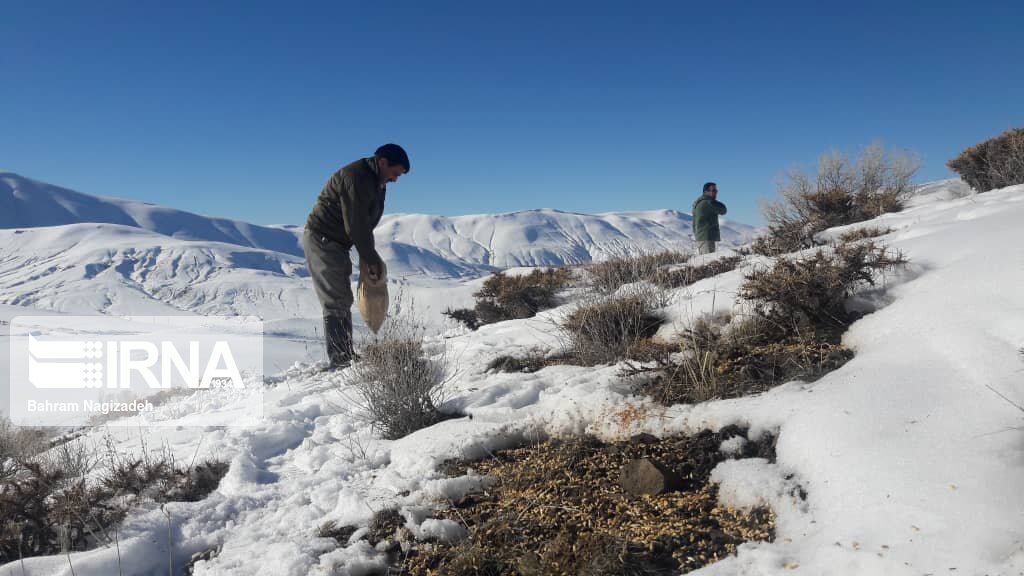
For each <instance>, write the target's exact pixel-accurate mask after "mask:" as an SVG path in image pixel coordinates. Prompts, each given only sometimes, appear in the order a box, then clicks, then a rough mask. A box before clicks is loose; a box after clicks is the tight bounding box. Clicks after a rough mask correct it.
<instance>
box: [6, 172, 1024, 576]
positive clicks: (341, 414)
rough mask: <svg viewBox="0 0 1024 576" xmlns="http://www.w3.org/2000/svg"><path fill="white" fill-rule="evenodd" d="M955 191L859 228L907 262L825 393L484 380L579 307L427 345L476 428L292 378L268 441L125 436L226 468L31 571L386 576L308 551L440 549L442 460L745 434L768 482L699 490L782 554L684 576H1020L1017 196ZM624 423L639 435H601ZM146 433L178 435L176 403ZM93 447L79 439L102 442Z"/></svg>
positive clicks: (272, 409)
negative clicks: (707, 432)
mask: <svg viewBox="0 0 1024 576" xmlns="http://www.w3.org/2000/svg"><path fill="white" fill-rule="evenodd" d="M961 193H962V190H958V189H956V187H955V186H953V185H935V186H932V187H930V188H929V189H928V190H927V193H926V194H925V195H923V196H921V197H919V198H917V199H915V200H914V201H913V202H911V203H910V206H908V208H907V209H906V210H904V211H903V212H901V213H899V214H887V215H884V216H882V217H880V218H878V219H876V220H875V221H871V222H866V223H862V224H859V225H855V226H853V227H862V226H863V227H883V228H891V229H892V232H890V233H889V234H887V235H885V236H884V237H883V238H882V241H883V242H885V243H886V244H888V245H889V246H891V247H892V248H895V249H899V250H901V251H903V252H904V253H905V254H906V256H907V258H908V259H909V262H910V264H909V267H908V268H907V270H906V271H904V272H902V273H900V274H898V275H896V276H894V277H892V278H891V279H890V280H889V282H888V284H887V286H886V287H885V289H884V290H880V291H876V292H875V293H874V294H873V295H872V297H873V299H874V301H875V302H876V304H877V305H878V309H877V310H876V311H874V312H873V313H871V314H868V315H867V316H865V317H864V318H862V319H861V320H859V321H858V322H856V323H854V324H853V326H852V327H851V328H850V330H849V332H848V333H847V334H846V335H845V336H844V343H845V344H846V345H847V346H849V347H850V348H851V349H852V350H854V351H855V353H856V355H855V357H854V358H853V359H852V360H850V361H849V362H848V363H847V364H845V365H844V366H842V367H841V368H840V369H838V370H836V371H834V372H831V373H829V374H826V375H825V376H824V377H822V378H821V379H820V380H818V381H816V382H814V383H807V382H800V381H794V382H789V383H787V384H784V385H781V386H778V387H776V388H774V389H772V390H769V391H767V392H765V393H763V394H759V395H756V396H750V397H745V398H739V399H732V400H724V401H712V402H705V403H701V404H697V405H676V406H672V407H660V406H657V405H654V404H653V403H652V402H650V401H649V400H645V399H643V398H638V397H636V396H634V395H632V394H631V392H630V388H629V386H628V385H626V383H625V382H624V381H623V377H622V375H621V371H620V368H621V367H620V366H599V367H578V366H549V367H547V368H544V369H543V370H540V371H539V372H536V373H533V374H509V373H495V372H493V371H489V370H488V369H487V365H488V364H489V362H490V361H492V360H493V359H494V358H496V357H497V356H500V355H508V354H512V355H516V354H522V353H524V352H527V351H530V350H535V349H536V348H538V347H540V348H542V349H544V350H550V351H552V352H557V351H558V349H559V347H562V346H564V345H565V343H564V342H562V341H560V340H559V338H558V337H557V335H555V334H553V333H552V330H551V327H552V325H553V324H554V323H556V322H557V321H558V319H559V318H561V317H563V316H564V315H565V314H566V313H567V312H569V311H571V310H572V309H573V308H572V307H573V303H571V302H570V303H568V304H566V305H565V306H562V307H560V308H557V309H554V310H549V311H545V312H543V313H542V314H540V315H539V316H538V317H537V318H533V319H528V320H514V321H509V322H502V323H498V324H493V325H489V326H485V327H483V328H481V329H480V330H478V331H476V332H472V333H468V334H461V335H459V334H449V338H447V339H444V338H440V337H438V338H436V339H431V340H428V342H427V344H428V348H429V349H431V350H435V351H437V350H439V349H440V348H442V347H447V353H448V357H449V358H454V359H457V365H455V366H452V373H451V374H450V377H451V380H450V382H451V385H452V387H453V388H452V392H453V397H452V406H454V407H456V408H458V409H460V410H462V411H464V412H465V413H467V414H468V415H470V416H471V418H459V419H453V420H447V421H444V422H441V423H439V424H436V425H434V426H432V427H429V428H426V429H423V430H420V431H418V432H415V433H413V434H411V435H409V436H407V437H405V438H402V439H400V440H396V441H387V440H383V439H381V438H380V437H379V436H378V435H376V434H375V433H374V431H373V429H372V428H371V427H370V426H369V425H368V424H366V423H364V422H361V421H359V420H358V419H353V417H352V412H351V411H352V410H353V409H354V408H353V404H352V403H353V402H354V401H353V400H352V399H351V398H347V397H346V396H345V395H344V394H343V393H339V391H340V390H342V388H341V383H342V382H343V380H342V379H339V378H338V376H337V375H325V374H320V373H314V372H312V371H309V370H302V369H295V370H293V371H291V372H290V373H289V375H288V376H287V377H286V378H284V379H283V380H280V381H275V383H271V384H268V387H267V390H266V393H267V403H266V406H267V408H266V420H265V422H264V423H263V424H262V425H260V426H258V427H256V428H238V429H232V428H228V429H201V428H196V429H192V428H180V429H175V428H173V427H162V428H156V429H144V430H142V431H141V432H140V431H139V429H138V427H129V428H126V429H118V430H117V431H116V432H115V434H114V436H113V440H112V441H113V442H115V443H116V445H117V447H118V450H121V451H126V452H132V451H138V450H140V449H142V448H143V447H144V446H146V445H150V446H157V445H159V446H166V447H167V449H169V450H172V451H173V453H174V454H175V455H176V457H177V458H178V459H179V460H182V461H186V460H188V459H190V458H194V457H195V454H196V453H197V447H198V449H200V451H201V452H202V455H205V454H215V455H217V456H219V457H221V458H226V459H228V460H230V461H231V466H230V470H229V472H228V474H227V476H226V477H225V478H224V480H223V481H222V482H221V484H220V487H219V488H218V489H217V490H216V491H215V492H214V493H213V494H211V495H210V496H209V497H208V498H207V499H206V500H204V501H202V502H194V503H186V502H182V503H173V504H170V505H168V506H167V507H166V510H163V509H157V508H156V507H155V506H154V507H150V508H147V509H143V510H140V511H138V512H137V513H135V514H133V515H132V516H131V517H130V518H129V519H128V521H127V522H126V523H125V524H124V525H123V526H122V527H121V530H120V532H119V534H120V544H119V548H118V549H116V550H115V549H114V548H113V547H107V548H102V547H101V548H98V549H95V550H92V551H89V552H79V553H72V554H71V555H70V556H69V557H68V556H52V557H46V558H29V559H26V561H25V566H26V568H27V569H28V571H29V572H30V573H47V574H68V575H70V574H71V573H72V572H71V571H72V567H73V569H74V570H75V573H76V574H78V575H82V574H90V575H92V574H96V575H99V574H111V573H117V571H118V569H119V566H123V567H124V570H125V573H133V574H136V573H137V574H149V573H159V572H160V571H161V570H163V569H164V567H165V566H166V565H167V562H168V556H170V557H171V559H172V560H173V561H174V564H175V566H181V565H182V564H183V563H185V562H186V561H187V560H188V559H189V558H190V556H191V555H192V554H193V553H196V552H202V551H204V550H209V549H216V550H217V553H216V555H215V557H213V558H212V559H210V560H207V561H204V562H201V563H199V564H197V565H196V573H197V574H211V575H213V574H217V575H228V574H239V575H241V574H254V573H273V574H281V575H295V576H300V575H305V574H342V575H345V574H347V575H355V574H367V573H373V570H375V569H379V570H383V568H384V563H385V555H384V554H383V553H382V552H380V551H378V550H375V549H374V548H373V547H371V546H370V545H369V544H367V543H366V541H365V540H358V539H356V538H354V539H353V540H352V541H351V542H347V541H342V542H340V543H339V542H335V541H334V540H329V539H325V538H317V537H316V536H315V535H316V531H317V529H318V527H319V526H321V525H322V524H323V523H324V522H327V521H336V522H338V523H340V524H352V525H357V526H359V525H365V524H366V522H367V521H368V520H369V519H370V517H371V516H372V514H373V511H374V510H381V509H385V508H388V507H392V506H395V507H398V508H399V509H400V510H401V511H402V512H403V515H404V517H405V519H406V527H407V528H408V529H409V530H411V531H412V533H413V534H415V535H417V536H419V537H425V536H430V535H431V534H434V533H432V532H430V530H428V529H427V528H428V525H427V520H426V519H427V518H429V517H430V516H431V515H432V512H431V509H432V507H433V506H444V505H446V503H447V502H449V500H446V498H449V497H451V496H450V494H452V493H456V494H461V493H463V492H464V491H465V490H467V489H469V488H468V487H472V486H478V485H480V481H479V478H478V477H471V476H470V477H463V478H457V479H445V478H444V477H443V474H442V473H441V472H440V471H439V466H440V464H441V463H442V462H443V461H445V460H446V459H449V458H453V457H471V456H485V455H486V454H489V453H491V452H493V451H494V450H499V449H502V448H506V447H509V446H511V445H515V444H516V443H517V442H521V441H524V440H525V439H528V438H529V439H534V440H536V439H537V438H543V437H545V436H550V435H561V434H581V433H588V434H594V435H597V436H599V437H603V438H608V439H612V438H621V437H623V436H626V437H628V436H630V435H632V434H635V433H638V432H648V433H653V434H656V435H669V434H677V433H693V432H695V431H698V430H702V429H706V428H711V429H714V430H717V429H721V428H722V427H725V426H728V425H730V424H742V425H744V426H749V427H750V434H751V435H752V436H756V435H757V434H759V433H760V431H770V432H772V433H774V434H775V435H776V437H777V440H778V442H777V446H776V453H777V460H776V461H774V462H769V461H768V460H764V459H758V458H752V459H747V460H738V461H727V462H725V463H723V464H721V465H719V467H718V468H717V469H716V470H715V472H714V473H713V474H712V478H713V479H714V480H715V481H716V482H719V483H720V484H721V488H720V491H719V497H720V498H721V499H722V500H723V501H724V502H725V503H727V504H732V505H737V506H744V505H751V504H758V503H759V504H768V505H770V506H771V507H772V508H773V510H774V512H775V514H776V537H775V539H774V541H772V542H751V543H747V544H744V545H742V546H740V547H739V550H738V553H737V554H736V555H734V556H730V557H728V558H726V559H724V560H722V561H720V562H717V563H715V564H712V565H710V566H708V567H706V568H703V569H701V570H698V571H697V572H695V574H702V575H705V576H726V575H729V576H732V575H736V574H746V575H750V576H783V575H789V574H835V575H843V576H850V575H857V576H877V575H880V574H886V575H898V576H912V575H913V576H920V575H921V574H970V575H972V576H973V575H979V576H980V575H983V574H989V575H1000V576H1011V575H1018V574H1021V573H1024V493H1022V491H1021V490H1020V486H1021V485H1022V483H1024V449H1022V446H1024V443H1022V441H1021V438H1022V431H1021V428H1020V427H1021V422H1022V420H1021V413H1020V411H1019V410H1018V409H1017V408H1015V407H1014V406H1013V405H1011V404H1010V403H1009V402H1007V401H1006V400H1004V399H1003V398H1000V397H999V396H998V395H997V393H996V392H995V391H998V392H999V393H1000V394H1004V395H1005V396H1006V397H1007V398H1009V399H1010V400H1011V401H1014V402H1017V403H1021V402H1022V401H1024V398H1022V394H1024V388H1022V384H1021V383H1022V370H1024V356H1022V354H1021V352H1020V351H1019V350H1021V349H1022V348H1024V292H1022V291H1021V290H1020V289H1019V287H1020V286H1021V285H1022V284H1024V267H1022V266H1021V262H1024V242H1022V241H1021V239H1022V235H1021V232H1020V226H1019V224H1020V221H1021V219H1022V218H1024V186H1017V187H1014V188H1008V189H1004V190H997V191H992V192H988V193H986V194H983V195H970V196H968V197H963V198H960V197H959V196H960V195H961ZM841 231H842V230H839V229H836V230H832V231H830V232H829V233H830V234H837V233H839V232H841ZM728 253H729V252H728V251H725V252H724V254H721V255H716V256H724V255H727V254H728ZM762 262H763V261H762V260H761V259H759V258H748V259H747V261H746V262H745V263H744V264H743V265H742V266H741V267H740V268H739V269H737V270H735V271H732V272H728V273H726V274H723V275H720V276H717V277H713V278H708V279H706V280H703V281H701V282H699V283H697V284H695V285H692V286H689V287H687V288H685V289H680V290H678V291H676V292H675V293H674V294H673V300H674V301H673V303H672V304H671V305H670V306H668V307H666V308H665V309H664V310H663V312H664V313H665V314H666V315H667V316H668V317H669V318H670V319H671V320H672V326H671V328H673V329H677V330H678V329H681V328H683V327H685V326H687V325H689V324H690V323H691V322H692V321H693V320H694V319H695V318H697V317H699V316H701V315H703V314H708V313H711V312H712V311H714V310H732V309H734V307H736V306H740V304H739V303H738V302H736V301H735V300H734V299H735V294H736V292H737V289H738V286H739V284H740V282H741V281H742V278H743V274H744V272H745V271H746V270H749V269H750V267H751V266H757V265H759V264H760V263H762ZM437 282H439V284H438V286H439V287H444V286H446V285H447V284H445V282H449V283H450V282H452V281H443V280H439V281H437ZM2 311H3V309H2V308H0V312H2ZM665 329H668V328H663V330H665ZM626 409H628V410H629V414H631V416H630V418H629V419H628V421H627V420H622V421H619V420H617V419H616V418H614V417H609V415H610V414H615V413H618V412H617V411H622V410H626ZM158 412H159V413H158V414H157V415H156V416H155V417H157V418H163V417H166V418H175V417H176V408H175V405H174V404H173V401H172V403H171V404H168V405H166V407H164V408H160V409H159V410H158ZM102 434H103V432H102V431H97V432H95V433H94V434H92V435H91V436H89V437H87V438H88V439H90V440H91V441H94V442H96V443H98V444H100V443H102V440H101V435H102ZM797 486H798V487H799V489H797V488H796V487H797ZM169 533H171V534H173V538H171V539H170V541H169V539H168V538H167V534H169ZM168 544H170V548H169V547H168ZM12 566H13V564H12Z"/></svg>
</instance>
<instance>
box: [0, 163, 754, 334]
mask: <svg viewBox="0 0 1024 576" xmlns="http://www.w3.org/2000/svg"><path fill="white" fill-rule="evenodd" d="M312 200H313V199H312V198H310V202H312ZM690 224H691V218H690V216H689V215H688V214H684V213H681V212H675V211H671V210H662V211H651V212H633V213H609V214H599V215H589V214H575V213H567V212H560V211H557V210H530V211H524V212H515V213H510V214H497V215H489V214H482V215H472V216H457V217H442V216H427V215H419V214H397V215H387V216H385V217H384V219H383V220H382V222H381V224H380V226H378V228H377V230H376V238H377V245H378V249H379V251H380V252H381V255H382V256H383V257H384V258H385V260H387V262H388V265H389V266H388V267H389V273H390V275H391V278H392V280H395V281H400V280H406V281H411V282H413V283H414V284H415V283H416V282H417V281H428V282H429V281H430V280H433V279H439V278H451V279H460V280H470V279H473V278H477V277H479V276H481V275H483V274H486V273H488V272H490V271H492V270H495V269H503V268H507V267H517V266H540V265H560V264H578V263H584V262H589V261H591V260H594V259H602V258H607V257H609V256H613V255H619V254H625V253H637V252H651V251H659V250H667V249H676V250H685V249H687V248H689V247H691V246H692V243H693V240H692V238H690ZM752 230H753V229H752V228H751V227H750V226H746V225H743V224H737V223H733V222H728V221H726V222H724V223H723V226H722V235H723V240H724V244H726V245H729V244H738V243H741V242H742V241H743V240H744V239H746V238H747V237H748V236H749V235H750V234H751V233H752ZM301 233H302V228H300V227H296V226H277V227H275V226H257V225H254V224H248V223H245V222H240V221H236V220H228V219H223V218H211V217H206V216H201V215H198V214H193V213H190V212H185V211H181V210H175V209H172V208H165V207H160V206H155V205H152V204H147V203H143V202H135V201H130V200H119V199H113V198H105V197H98V196H90V195H87V194H82V193H80V192H75V191H73V190H68V189H66V188H61V187H58V186H52V185H49V184H45V183H43V182H38V181H35V180H31V179H28V178H25V177H22V176H19V175H17V174H13V173H10V172H0V304H16V305H23V306H34V307H37V308H42V309H47V310H57V311H61V312H73V313H92V312H104V313H116V314H133V313H134V314H149V313H172V312H173V313H182V312H192V313H199V314H214V313H217V314H225V313H226V314H255V315H258V316H261V317H263V318H265V319H266V318H270V319H280V318H300V317H306V318H309V317H317V316H318V315H319V305H318V303H317V302H316V298H315V297H314V295H313V292H312V290H311V286H310V284H309V281H308V273H307V271H306V268H305V259H304V256H303V253H302V248H301V245H300V242H299V236H300V235H301Z"/></svg>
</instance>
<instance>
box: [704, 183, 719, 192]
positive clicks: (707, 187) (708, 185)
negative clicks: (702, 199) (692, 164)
mask: <svg viewBox="0 0 1024 576" xmlns="http://www.w3.org/2000/svg"><path fill="white" fill-rule="evenodd" d="M712 188H718V184H715V183H714V182H707V183H705V184H704V191H705V192H707V191H708V190H711V189H712Z"/></svg>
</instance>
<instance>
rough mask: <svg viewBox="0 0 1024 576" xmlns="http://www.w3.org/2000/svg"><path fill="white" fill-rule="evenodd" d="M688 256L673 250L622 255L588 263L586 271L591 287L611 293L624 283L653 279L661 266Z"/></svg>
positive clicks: (680, 260)
mask: <svg viewBox="0 0 1024 576" xmlns="http://www.w3.org/2000/svg"><path fill="white" fill-rule="evenodd" d="M689 257H690V256H689V254H684V253H682V252H674V251H666V252H659V253H656V254H642V255H639V256H622V257H618V258H611V259H608V260H602V261H600V262H593V263H591V264H588V265H587V267H586V272H587V277H588V279H589V281H590V286H591V287H592V288H594V289H595V290H596V291H597V292H599V293H601V294H611V293H612V292H615V291H616V290H618V289H619V288H620V287H621V286H624V285H626V284H634V283H636V282H644V281H648V282H649V281H653V280H654V278H655V277H656V276H657V274H658V271H659V270H660V269H661V268H663V267H665V266H669V265H672V264H679V263H681V262H686V260H687V259H688V258H689Z"/></svg>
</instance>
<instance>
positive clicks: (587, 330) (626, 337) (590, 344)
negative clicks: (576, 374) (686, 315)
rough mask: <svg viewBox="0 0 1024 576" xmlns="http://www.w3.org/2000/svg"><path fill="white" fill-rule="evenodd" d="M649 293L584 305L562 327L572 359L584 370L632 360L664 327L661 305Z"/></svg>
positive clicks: (605, 299)
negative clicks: (635, 353)
mask: <svg viewBox="0 0 1024 576" xmlns="http://www.w3.org/2000/svg"><path fill="white" fill-rule="evenodd" d="M655 296H656V294H654V293H652V292H649V291H632V292H631V293H627V294H623V295H615V296H611V297H608V298H600V299H597V300H594V301H591V302H585V303H584V304H582V305H580V306H579V307H578V308H576V310H574V311H573V312H572V313H571V314H570V315H569V316H568V317H567V318H566V319H565V321H564V322H563V323H562V329H563V331H564V333H565V334H566V337H567V339H568V341H569V347H570V355H571V356H572V357H573V358H574V359H575V360H576V362H578V363H579V364H581V365H583V366H594V365H597V364H606V363H615V362H618V361H620V360H624V359H626V358H628V357H629V355H630V351H631V350H633V349H634V348H635V347H636V346H637V345H638V344H639V343H640V342H642V341H643V340H644V339H648V338H650V337H651V336H653V335H654V334H655V333H656V332H657V331H658V328H659V327H660V326H661V325H662V324H663V323H664V319H663V318H661V317H660V316H659V315H657V314H656V310H657V309H658V308H659V304H661V303H660V302H658V300H657V298H656V297H655Z"/></svg>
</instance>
